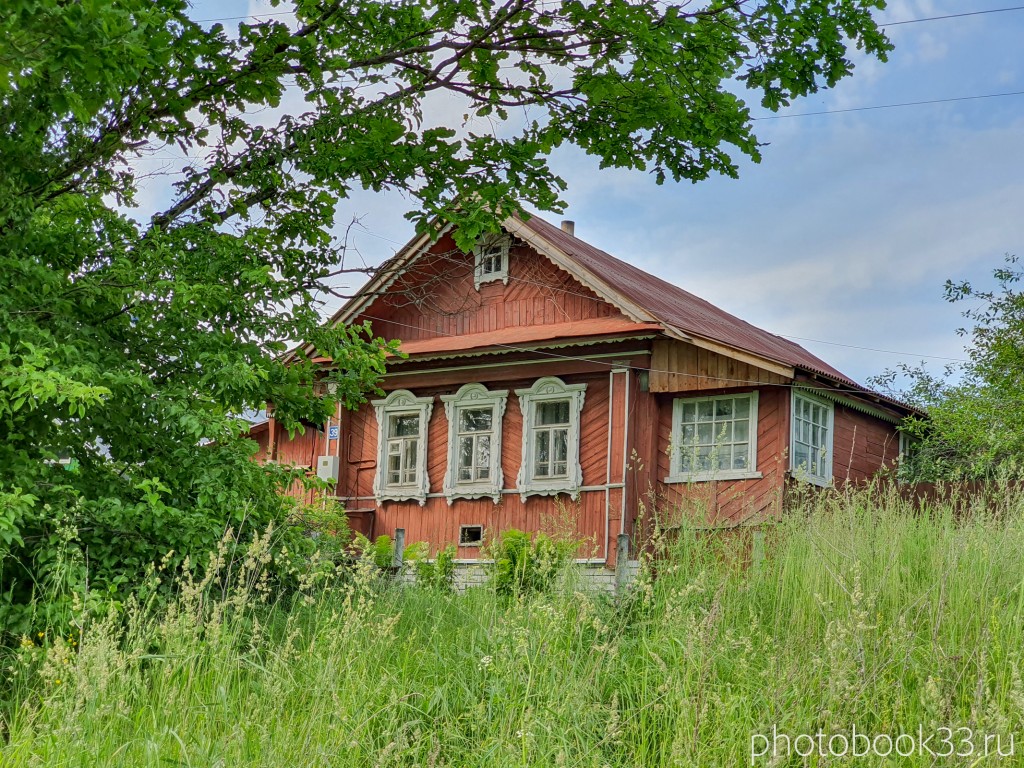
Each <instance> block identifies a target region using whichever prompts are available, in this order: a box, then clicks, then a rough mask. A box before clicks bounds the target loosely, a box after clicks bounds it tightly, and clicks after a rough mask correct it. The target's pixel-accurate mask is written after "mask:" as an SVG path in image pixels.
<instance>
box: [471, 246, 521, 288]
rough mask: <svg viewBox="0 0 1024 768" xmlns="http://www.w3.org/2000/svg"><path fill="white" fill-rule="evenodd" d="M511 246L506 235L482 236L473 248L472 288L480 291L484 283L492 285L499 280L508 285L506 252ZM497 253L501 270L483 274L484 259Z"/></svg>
mask: <svg viewBox="0 0 1024 768" xmlns="http://www.w3.org/2000/svg"><path fill="white" fill-rule="evenodd" d="M511 245H512V238H510V237H509V236H508V235H484V236H483V237H482V238H480V241H479V242H478V243H477V244H476V245H475V246H474V247H473V287H474V288H476V289H477V290H480V286H481V285H483V284H485V283H494V282H497V281H498V280H500V281H501V282H502V283H504V284H505V285H508V258H509V256H508V252H509V248H510V247H511ZM495 250H497V251H498V255H499V256H500V258H501V268H500V269H498V270H491V271H489V272H487V273H484V271H483V267H484V259H485V258H486V257H489V256H493V255H494V251H495Z"/></svg>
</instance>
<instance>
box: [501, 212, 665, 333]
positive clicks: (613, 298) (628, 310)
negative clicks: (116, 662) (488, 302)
mask: <svg viewBox="0 0 1024 768" xmlns="http://www.w3.org/2000/svg"><path fill="white" fill-rule="evenodd" d="M502 226H503V227H504V228H505V229H506V230H507V231H508V232H509V234H511V235H514V236H515V237H517V238H519V239H520V240H522V241H523V242H524V243H526V244H527V245H529V246H530V247H531V248H533V249H534V250H535V251H537V253H539V254H541V255H542V256H545V257H547V258H548V259H549V260H550V261H551V262H552V263H553V264H554V265H555V266H557V267H559V268H560V269H563V270H565V271H566V272H568V273H569V274H570V275H572V276H573V277H575V278H577V279H579V280H580V282H582V283H583V284H584V285H586V286H587V288H590V289H591V290H592V291H593V292H594V293H596V294H597V295H598V296H600V297H601V298H602V299H604V300H605V301H607V302H608V303H609V304H611V305H612V306H613V307H615V308H616V309H618V310H619V311H620V312H622V314H624V315H626V317H628V318H629V319H630V320H633V321H635V322H638V323H658V324H660V325H662V326H665V323H664V322H662V321H661V320H660V319H658V318H657V317H655V316H654V315H653V314H651V313H650V312H648V311H647V310H646V309H644V308H643V307H641V306H640V305H639V304H634V303H633V302H631V301H628V300H627V299H625V298H623V297H622V296H621V295H620V294H619V292H618V291H616V290H615V288H614V287H612V286H611V285H609V284H608V283H606V282H605V281H604V280H603V279H602V278H600V277H598V276H597V275H595V274H594V273H593V272H591V271H590V270H589V269H586V268H585V267H583V266H582V265H581V264H579V262H577V261H576V260H575V259H573V258H572V257H571V256H569V255H568V254H567V253H565V252H564V251H563V250H562V249H561V248H559V247H557V246H556V245H553V244H552V243H551V242H549V241H548V240H546V239H544V238H543V237H541V236H540V235H538V234H537V233H536V232H533V231H532V230H530V228H529V227H527V225H526V224H525V223H523V222H522V221H520V220H519V219H516V218H513V217H509V218H507V219H505V221H504V223H503V224H502ZM673 330H675V331H676V332H677V333H678V332H679V331H678V329H673Z"/></svg>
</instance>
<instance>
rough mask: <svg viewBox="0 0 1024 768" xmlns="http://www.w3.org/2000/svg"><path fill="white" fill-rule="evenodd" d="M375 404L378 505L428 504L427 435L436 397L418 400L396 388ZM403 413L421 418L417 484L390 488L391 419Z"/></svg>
mask: <svg viewBox="0 0 1024 768" xmlns="http://www.w3.org/2000/svg"><path fill="white" fill-rule="evenodd" d="M372 404H373V409H374V411H375V412H376V414H377V472H376V474H375V475H374V477H373V495H374V498H375V499H376V500H377V503H378V504H380V503H381V502H384V501H418V502H419V504H420V506H421V507H422V506H424V505H425V504H426V503H427V494H428V493H430V478H429V477H428V476H427V448H428V445H427V436H428V434H429V427H430V415H431V413H432V412H433V409H434V398H432V397H416V396H415V395H414V394H413V393H412V392H410V391H409V390H407V389H396V390H395V391H394V392H392V393H391V394H390V395H388V396H387V397H386V398H384V399H383V400H374V401H373V403H372ZM400 413H415V414H416V415H418V416H419V434H418V435H417V439H418V441H419V444H418V445H417V451H416V482H415V483H414V484H413V485H402V486H394V485H392V486H389V485H388V484H387V482H386V473H387V459H388V457H387V444H388V442H387V429H388V417H389V416H392V415H394V414H400Z"/></svg>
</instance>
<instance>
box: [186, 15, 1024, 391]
mask: <svg viewBox="0 0 1024 768" xmlns="http://www.w3.org/2000/svg"><path fill="white" fill-rule="evenodd" d="M1012 5H1013V3H1011V2H1008V0H955V1H954V0H947V1H946V2H941V1H939V0H896V1H895V2H891V3H890V4H889V8H888V9H887V10H886V11H885V12H884V13H883V14H881V15H880V17H879V19H880V21H883V22H884V21H904V20H910V19H921V18H926V17H930V16H940V15H945V14H954V13H967V12H971V11H984V10H990V9H998V8H1006V7H1008V6H1012ZM267 10H268V7H267V5H266V4H262V3H260V2H257V0H250V1H249V2H247V1H246V0H234V1H231V0H227V1H224V2H196V3H195V4H194V6H193V17H194V18H211V17H226V16H238V15H243V14H247V13H259V12H266V11H267ZM271 10H280V9H271ZM227 23H228V24H237V22H227ZM887 31H888V32H889V34H890V37H891V39H892V41H893V42H894V43H895V45H896V50H895V51H893V52H892V54H891V55H890V60H889V62H888V63H885V64H881V63H878V62H876V61H874V60H867V59H863V60H861V59H858V60H857V61H858V65H859V66H858V68H857V71H856V72H855V73H854V76H853V77H852V78H850V79H849V80H847V81H844V82H843V83H841V84H840V85H839V86H838V87H837V88H836V89H834V90H832V91H825V92H822V93H819V94H816V95H815V96H813V97H811V98H808V99H805V100H803V101H800V102H797V103H795V104H794V105H793V106H792V107H791V108H789V109H788V110H786V112H784V113H783V114H790V113H806V112H817V111H823V110H837V109H848V108H855V107H864V106H875V105H886V104H895V103H898V102H906V101H925V100H933V99H946V98H955V97H963V96H977V95H984V94H997V93H1006V92H1011V91H1024V56H1022V53H1021V48H1020V41H1021V40H1022V39H1024V11H1012V12H1002V13H991V14H986V15H977V16H969V17H961V18H954V19H946V20H937V21H924V22H920V23H912V24H902V25H898V26H893V27H889V28H888V30H887ZM748 102H749V103H751V104H756V99H753V98H752V99H748ZM753 112H754V114H766V115H767V114H768V113H764V112H763V110H760V109H759V108H757V107H755V108H753ZM460 115H461V112H460ZM458 116H459V115H455V116H454V117H456V118H457V117H458ZM439 117H440V118H441V119H444V117H445V115H443V114H442V115H440V116H439ZM756 127H757V131H758V136H759V138H760V140H761V141H762V142H765V143H767V146H765V147H764V149H763V159H762V162H761V163H760V164H753V163H749V162H741V164H740V178H739V179H738V180H732V179H724V178H714V179H711V180H708V181H704V182H701V183H699V184H696V185H693V184H689V183H685V184H673V183H666V184H665V185H663V186H658V185H656V184H655V183H654V181H653V179H652V178H651V177H649V176H648V175H646V174H642V173H636V172H625V171H617V170H607V169H605V170H600V169H598V167H597V163H596V162H595V161H594V160H593V159H591V158H588V157H587V156H586V155H584V154H583V153H582V152H579V151H577V150H573V149H570V150H564V151H560V152H559V153H558V154H557V155H556V156H555V157H554V158H553V164H554V167H555V169H556V170H557V171H558V172H559V173H560V174H561V175H562V177H563V178H565V179H566V181H567V182H568V184H569V188H568V190H567V192H566V193H565V199H566V200H567V201H568V203H569V209H568V211H567V212H566V214H565V216H564V218H571V219H573V220H575V221H576V234H577V236H579V237H582V238H583V239H585V240H587V241H589V242H591V243H593V244H595V245H597V246H598V247H600V248H603V249H604V250H606V251H608V252H610V253H612V254H614V255H616V256H618V257H619V258H622V259H624V260H626V261H629V262H631V263H633V264H636V265H637V266H639V267H641V268H642V269H645V270H647V271H649V272H652V273H654V274H657V275H659V276H660V277H662V278H665V279H667V280H670V281H672V282H674V283H676V284H678V285H680V286H682V287H683V288H686V289H687V290H689V291H692V292H694V293H696V294H698V295H700V296H703V297H704V298H706V299H708V300H710V301H712V302H714V303H715V304H718V305H719V306H721V307H723V308H724V309H726V310H728V311H730V312H733V313H734V314H736V315H738V316H740V317H742V318H743V319H745V320H748V321H750V322H752V323H754V324H756V325H759V326H761V327H763V328H765V329H767V330H769V331H772V332H774V333H779V334H784V335H789V336H793V337H800V338H801V339H817V340H822V341H827V342H833V343H832V344H823V343H819V342H812V341H802V340H801V341H800V343H802V344H804V346H806V347H807V348H808V349H810V350H811V351H813V352H814V353H815V354H818V355H819V356H820V357H822V358H824V359H825V360H827V361H828V362H830V363H831V364H833V365H834V366H836V367H837V368H839V369H840V370H842V371H844V372H845V373H847V374H848V375H850V376H852V377H853V378H855V379H858V380H861V381H863V380H864V379H866V378H867V377H869V376H871V375H873V374H877V373H880V372H881V371H882V370H883V369H885V368H887V367H892V366H895V365H896V364H898V363H900V362H907V363H918V362H921V361H922V360H924V359H925V358H924V357H923V356H925V355H932V356H939V357H947V358H960V357H963V340H962V339H961V338H960V337H959V336H957V334H956V333H955V331H956V329H957V328H958V327H960V326H961V325H962V324H963V322H962V318H961V317H960V314H959V313H960V310H961V309H962V307H959V306H954V305H950V304H948V303H946V302H945V301H944V300H943V297H942V289H943V285H944V283H945V281H946V280H947V279H954V280H972V281H974V282H976V283H984V284H987V283H989V282H990V281H989V279H988V278H989V275H990V273H991V270H992V269H993V268H995V267H996V266H998V265H1000V264H1001V263H1002V259H1003V256H1004V254H1006V253H1019V254H1020V255H1021V256H1022V257H1024V141H1022V139H1024V95H1019V96H1008V97H1003V98H990V99H978V100H973V101H960V102H952V103H943V104H930V105H920V106H910V107H903V108H894V109H878V110H870V111H857V112H847V113H839V114H826V115H818V116H798V117H788V118H782V119H771V120H762V121H759V122H758V123H757V126H756ZM408 206H409V203H408V201H406V200H404V199H402V198H400V197H397V196H393V195H373V194H368V193H360V194H356V195H354V196H353V197H352V198H351V199H349V200H345V201H341V203H340V204H339V221H342V222H347V221H348V220H350V219H351V218H352V217H353V216H358V217H360V219H361V223H362V225H363V227H364V231H362V232H360V233H358V234H357V235H356V237H355V245H356V246H357V247H358V249H359V252H360V254H361V255H362V256H363V257H364V258H365V259H366V260H367V261H369V262H370V263H377V262H380V261H382V260H383V259H385V258H387V257H389V256H390V255H392V254H393V253H394V250H395V248H397V247H398V245H397V244H399V243H403V242H405V241H406V240H407V239H408V238H409V236H410V235H411V234H412V231H411V227H410V225H409V224H408V222H406V221H405V220H404V219H403V217H402V214H403V213H404V212H405V211H406V210H407V209H408ZM549 218H552V219H555V220H557V218H559V217H557V216H555V215H549ZM844 345H845V346H844ZM856 347H869V348H874V349H879V350H894V351H897V352H901V353H908V354H888V353H884V352H879V351H867V350H864V349H857V348H856ZM943 364H944V361H942V360H938V359H932V360H930V363H929V365H930V367H932V368H936V369H938V368H941V366H942V365H943Z"/></svg>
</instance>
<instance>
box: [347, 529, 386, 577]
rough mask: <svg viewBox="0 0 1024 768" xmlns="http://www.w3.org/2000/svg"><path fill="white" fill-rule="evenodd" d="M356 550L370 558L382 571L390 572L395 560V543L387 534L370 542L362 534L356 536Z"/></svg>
mask: <svg viewBox="0 0 1024 768" xmlns="http://www.w3.org/2000/svg"><path fill="white" fill-rule="evenodd" d="M355 546H356V549H357V550H358V551H359V552H360V553H362V554H363V555H364V556H367V557H369V558H370V559H371V560H372V561H373V564H374V565H375V566H376V567H377V568H379V569H380V570H382V571H387V570H390V568H391V566H392V564H393V563H394V560H395V543H394V541H392V539H391V537H390V536H388V535H387V534H381V535H380V536H378V537H377V538H376V539H374V540H373V541H370V539H368V538H367V537H366V536H364V535H363V534H361V533H357V534H356V538H355Z"/></svg>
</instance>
